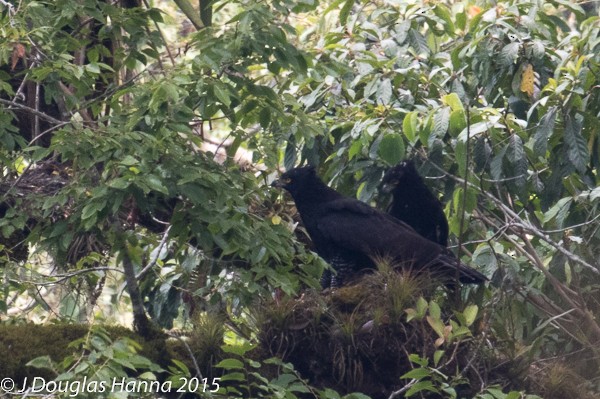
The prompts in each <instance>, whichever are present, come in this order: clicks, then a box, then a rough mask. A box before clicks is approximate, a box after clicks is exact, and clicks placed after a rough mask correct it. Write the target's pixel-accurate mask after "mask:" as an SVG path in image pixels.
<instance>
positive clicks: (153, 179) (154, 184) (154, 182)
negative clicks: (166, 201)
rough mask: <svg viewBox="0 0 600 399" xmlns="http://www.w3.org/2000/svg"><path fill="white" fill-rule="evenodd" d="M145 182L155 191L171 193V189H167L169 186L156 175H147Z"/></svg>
mask: <svg viewBox="0 0 600 399" xmlns="http://www.w3.org/2000/svg"><path fill="white" fill-rule="evenodd" d="M144 182H145V183H146V184H147V185H148V187H150V189H151V190H153V191H158V192H159V193H163V194H168V193H169V190H167V188H166V187H165V186H164V185H163V182H162V181H161V180H160V179H159V178H158V176H156V175H146V176H145V178H144Z"/></svg>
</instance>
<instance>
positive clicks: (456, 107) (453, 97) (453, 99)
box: [442, 93, 465, 114]
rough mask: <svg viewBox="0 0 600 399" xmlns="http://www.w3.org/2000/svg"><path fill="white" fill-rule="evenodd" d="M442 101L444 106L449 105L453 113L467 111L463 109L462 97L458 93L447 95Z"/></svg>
mask: <svg viewBox="0 0 600 399" xmlns="http://www.w3.org/2000/svg"><path fill="white" fill-rule="evenodd" d="M442 101H443V102H444V104H446V105H448V106H449V107H450V109H452V111H463V114H464V111H465V108H464V107H463V103H462V101H460V97H459V96H458V94H456V93H450V94H446V95H445V96H443V97H442Z"/></svg>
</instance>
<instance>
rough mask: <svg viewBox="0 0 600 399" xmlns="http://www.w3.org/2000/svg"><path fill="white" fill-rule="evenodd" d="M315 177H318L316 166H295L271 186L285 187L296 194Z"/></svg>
mask: <svg viewBox="0 0 600 399" xmlns="http://www.w3.org/2000/svg"><path fill="white" fill-rule="evenodd" d="M315 178H317V173H316V171H315V168H314V166H303V167H298V168H293V169H290V170H288V171H287V172H285V173H284V174H282V175H281V176H280V177H279V179H277V180H275V181H274V182H273V183H271V187H277V188H284V189H286V190H287V191H289V192H290V194H292V195H294V194H295V193H297V192H299V191H300V190H302V188H303V187H304V186H305V185H306V183H309V182H312V181H313V179H315Z"/></svg>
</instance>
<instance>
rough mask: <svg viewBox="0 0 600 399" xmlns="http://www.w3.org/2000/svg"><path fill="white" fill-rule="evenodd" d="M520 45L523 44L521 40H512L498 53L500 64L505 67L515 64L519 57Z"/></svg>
mask: <svg viewBox="0 0 600 399" xmlns="http://www.w3.org/2000/svg"><path fill="white" fill-rule="evenodd" d="M520 47H521V44H520V43H519V42H512V43H509V44H507V45H506V46H504V47H503V48H502V50H501V51H500V54H499V55H498V62H499V63H500V65H502V66H505V67H508V66H511V65H513V64H514V63H515V62H516V61H517V58H518V57H519V49H520Z"/></svg>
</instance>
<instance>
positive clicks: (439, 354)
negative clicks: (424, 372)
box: [433, 350, 446, 367]
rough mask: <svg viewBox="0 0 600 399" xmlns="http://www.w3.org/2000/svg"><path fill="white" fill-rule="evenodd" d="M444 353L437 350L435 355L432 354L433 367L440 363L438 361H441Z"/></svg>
mask: <svg viewBox="0 0 600 399" xmlns="http://www.w3.org/2000/svg"><path fill="white" fill-rule="evenodd" d="M444 353H446V352H445V351H443V350H437V351H435V353H434V354H433V365H434V366H435V367H437V366H438V364H439V363H440V360H441V359H442V356H444Z"/></svg>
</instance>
